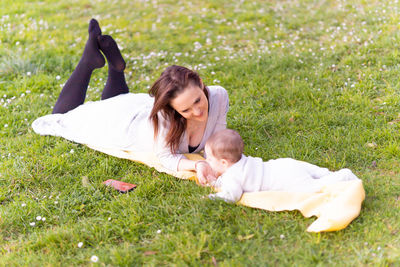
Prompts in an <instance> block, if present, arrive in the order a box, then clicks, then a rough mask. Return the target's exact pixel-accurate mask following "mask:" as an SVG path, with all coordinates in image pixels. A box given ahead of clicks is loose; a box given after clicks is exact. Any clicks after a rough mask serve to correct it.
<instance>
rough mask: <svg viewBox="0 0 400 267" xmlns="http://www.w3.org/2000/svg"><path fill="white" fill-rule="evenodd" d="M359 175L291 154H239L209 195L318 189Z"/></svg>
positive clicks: (224, 196)
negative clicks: (276, 156) (269, 157)
mask: <svg viewBox="0 0 400 267" xmlns="http://www.w3.org/2000/svg"><path fill="white" fill-rule="evenodd" d="M355 179H358V178H357V176H355V175H354V174H353V173H352V172H351V170H349V169H341V170H339V171H335V172H332V171H329V170H328V169H327V168H321V167H318V166H316V165H313V164H310V163H307V162H304V161H299V160H295V159H291V158H279V159H272V160H269V161H267V162H263V160H262V159H261V158H254V157H250V156H244V155H242V158H241V159H240V160H239V161H238V162H236V163H235V164H234V165H232V166H231V167H229V168H228V169H227V170H226V172H225V173H223V174H222V175H221V176H220V177H219V178H218V179H217V181H215V182H214V184H213V185H212V186H214V187H215V188H217V189H218V190H219V192H218V193H216V194H210V195H209V197H210V198H212V199H214V198H220V199H223V200H225V201H228V202H236V201H238V200H239V199H240V198H241V196H242V194H243V193H244V192H258V191H292V192H318V191H319V190H320V189H321V188H322V187H323V186H324V185H328V184H333V183H336V182H340V181H348V180H355Z"/></svg>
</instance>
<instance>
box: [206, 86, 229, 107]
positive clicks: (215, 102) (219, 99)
mask: <svg viewBox="0 0 400 267" xmlns="http://www.w3.org/2000/svg"><path fill="white" fill-rule="evenodd" d="M208 92H209V96H208V98H209V101H210V108H211V110H216V109H218V110H220V112H225V113H226V112H227V110H228V107H229V96H228V92H227V91H226V90H225V88H223V87H222V86H218V85H216V86H215V85H214V86H208Z"/></svg>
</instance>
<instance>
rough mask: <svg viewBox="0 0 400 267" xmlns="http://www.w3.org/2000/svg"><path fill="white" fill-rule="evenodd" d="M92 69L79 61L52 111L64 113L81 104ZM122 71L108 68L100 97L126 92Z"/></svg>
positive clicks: (127, 90)
mask: <svg viewBox="0 0 400 267" xmlns="http://www.w3.org/2000/svg"><path fill="white" fill-rule="evenodd" d="M92 72H93V70H92V69H90V68H88V67H86V66H85V65H84V64H81V63H79V64H78V66H77V67H76V68H75V70H74V72H73V73H72V75H71V76H70V77H69V79H68V81H67V82H66V83H65V85H64V87H63V89H62V90H61V93H60V95H59V97H58V99H57V102H56V104H55V105H54V108H53V114H54V113H66V112H68V111H70V110H72V109H74V108H76V107H77V106H80V105H82V104H83V102H84V101H85V98H86V91H87V88H88V85H89V80H90V77H91V75H92ZM128 92H129V89H128V86H127V84H126V81H125V75H124V72H118V71H115V70H113V69H112V68H108V78H107V82H106V85H105V86H104V89H103V92H102V94H101V99H102V100H104V99H107V98H110V97H113V96H117V95H119V94H125V93H128Z"/></svg>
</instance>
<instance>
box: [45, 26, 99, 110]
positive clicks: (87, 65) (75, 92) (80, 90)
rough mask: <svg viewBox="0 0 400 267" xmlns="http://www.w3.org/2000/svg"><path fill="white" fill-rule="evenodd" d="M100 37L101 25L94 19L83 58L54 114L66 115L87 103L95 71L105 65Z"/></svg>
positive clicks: (62, 91)
mask: <svg viewBox="0 0 400 267" xmlns="http://www.w3.org/2000/svg"><path fill="white" fill-rule="evenodd" d="M100 35H101V29H100V27H99V24H98V22H97V21H96V20H95V19H92V20H91V21H90V23H89V39H88V40H87V42H86V45H85V50H84V51H83V55H82V58H81V60H80V61H79V63H78V65H77V66H76V68H75V70H74V71H73V72H72V74H71V76H70V77H69V79H68V81H67V82H66V83H65V85H64V87H63V89H62V90H61V93H60V95H59V97H58V100H57V102H56V104H55V105H54V108H53V114H54V113H66V112H68V111H70V110H72V109H74V108H76V107H77V106H79V105H81V104H83V102H84V101H85V97H86V90H87V87H88V85H89V80H90V76H91V75H92V72H93V70H94V69H97V68H101V67H103V66H104V64H105V60H104V57H103V55H102V54H101V53H100V50H99V45H98V42H97V37H98V36H100Z"/></svg>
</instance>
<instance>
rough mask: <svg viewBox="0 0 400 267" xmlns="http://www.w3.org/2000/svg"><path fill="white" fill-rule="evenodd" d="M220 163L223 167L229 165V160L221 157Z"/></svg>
mask: <svg viewBox="0 0 400 267" xmlns="http://www.w3.org/2000/svg"><path fill="white" fill-rule="evenodd" d="M221 164H222V165H224V167H225V168H228V167H229V162H228V161H227V160H226V159H221Z"/></svg>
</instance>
